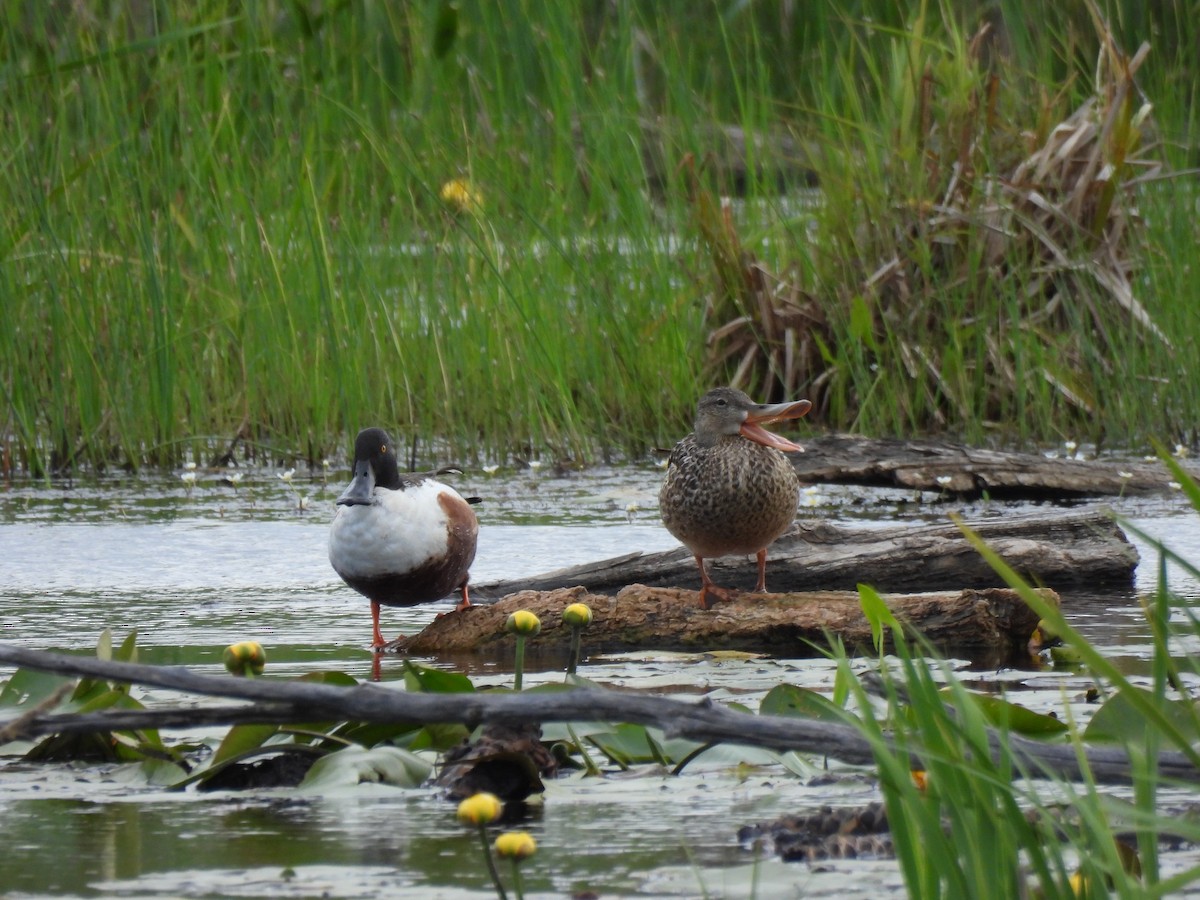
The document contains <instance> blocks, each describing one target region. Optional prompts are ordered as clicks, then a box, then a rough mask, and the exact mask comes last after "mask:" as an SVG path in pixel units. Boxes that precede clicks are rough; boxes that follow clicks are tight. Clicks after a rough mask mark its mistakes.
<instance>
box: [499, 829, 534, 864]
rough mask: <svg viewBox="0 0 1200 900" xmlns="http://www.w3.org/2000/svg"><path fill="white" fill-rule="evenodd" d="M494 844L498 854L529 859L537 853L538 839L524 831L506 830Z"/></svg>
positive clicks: (509, 857)
mask: <svg viewBox="0 0 1200 900" xmlns="http://www.w3.org/2000/svg"><path fill="white" fill-rule="evenodd" d="M493 846H495V848H496V854H497V855H498V856H501V857H504V858H506V859H528V858H529V857H531V856H533V854H535V853H537V841H535V840H534V839H533V837H532V836H531V835H530V834H528V833H527V832H524V831H506V832H504V834H502V835H500V836H499V837H497V838H496V843H495V844H494V845H493Z"/></svg>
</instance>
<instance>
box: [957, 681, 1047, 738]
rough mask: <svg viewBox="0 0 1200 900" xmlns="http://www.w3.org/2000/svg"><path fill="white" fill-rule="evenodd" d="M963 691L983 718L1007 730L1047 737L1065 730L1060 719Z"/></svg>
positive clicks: (1016, 704)
mask: <svg viewBox="0 0 1200 900" xmlns="http://www.w3.org/2000/svg"><path fill="white" fill-rule="evenodd" d="M940 693H941V694H942V695H943V696H945V697H950V696H951V692H950V691H948V690H943V691H941V692H940ZM963 693H964V694H965V695H966V696H968V697H970V698H971V702H972V703H974V704H975V705H976V706H977V707H978V708H979V711H980V712H982V713H983V715H984V718H986V719H987V720H988V721H989V722H990V723H992V724H993V725H996V726H998V727H1000V728H1007V729H1008V730H1009V731H1013V732H1016V733H1017V734H1023V735H1025V736H1027V737H1049V736H1052V735H1056V734H1062V733H1063V732H1064V731H1066V730H1067V724H1066V722H1063V721H1062V720H1061V719H1056V718H1055V717H1054V716H1047V715H1045V714H1043V713H1037V712H1034V711H1033V710H1031V709H1029V708H1028V707H1025V706H1021V704H1019V703H1012V702H1011V701H1008V700H1005V699H1003V698H1001V697H991V696H989V695H987V694H975V693H970V692H966V691H964V692H963ZM955 696H959V695H957V694H956V695H955Z"/></svg>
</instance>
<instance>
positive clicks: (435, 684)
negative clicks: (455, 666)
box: [404, 660, 475, 694]
mask: <svg viewBox="0 0 1200 900" xmlns="http://www.w3.org/2000/svg"><path fill="white" fill-rule="evenodd" d="M404 687H405V689H407V690H410V691H419V692H421V693H426V694H468V693H471V692H472V691H474V690H475V685H473V684H472V683H471V679H470V678H468V677H467V676H466V675H462V674H460V673H458V672H447V671H445V670H443V669H433V668H430V667H429V666H422V665H418V664H417V663H414V662H412V661H411V660H405V662H404Z"/></svg>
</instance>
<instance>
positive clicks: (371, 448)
mask: <svg viewBox="0 0 1200 900" xmlns="http://www.w3.org/2000/svg"><path fill="white" fill-rule="evenodd" d="M376 486H378V487H384V488H389V489H391V490H398V489H399V487H400V467H399V465H397V463H396V450H395V448H394V447H393V446H392V439H391V437H390V436H389V435H388V433H387V432H386V431H384V430H383V429H382V428H364V429H363V430H362V431H360V432H359V433H358V437H357V438H355V440H354V477H353V478H352V479H351V481H350V486H349V487H347V488H346V490H344V491H342V495H341V496H340V497H338V499H337V505H338V506H369V505H370V504H371V503H373V502H375V488H376Z"/></svg>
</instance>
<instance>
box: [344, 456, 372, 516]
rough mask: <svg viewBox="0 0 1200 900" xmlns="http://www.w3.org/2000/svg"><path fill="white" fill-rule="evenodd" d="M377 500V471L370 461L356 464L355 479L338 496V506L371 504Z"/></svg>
mask: <svg viewBox="0 0 1200 900" xmlns="http://www.w3.org/2000/svg"><path fill="white" fill-rule="evenodd" d="M374 502H375V472H374V470H373V469H372V468H371V464H370V463H369V462H366V461H365V460H364V461H361V462H356V463H355V464H354V480H353V481H351V482H350V486H349V487H347V488H346V489H345V490H344V491H342V496H340V497H338V498H337V505H338V506H370V505H371V504H372V503H374Z"/></svg>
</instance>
